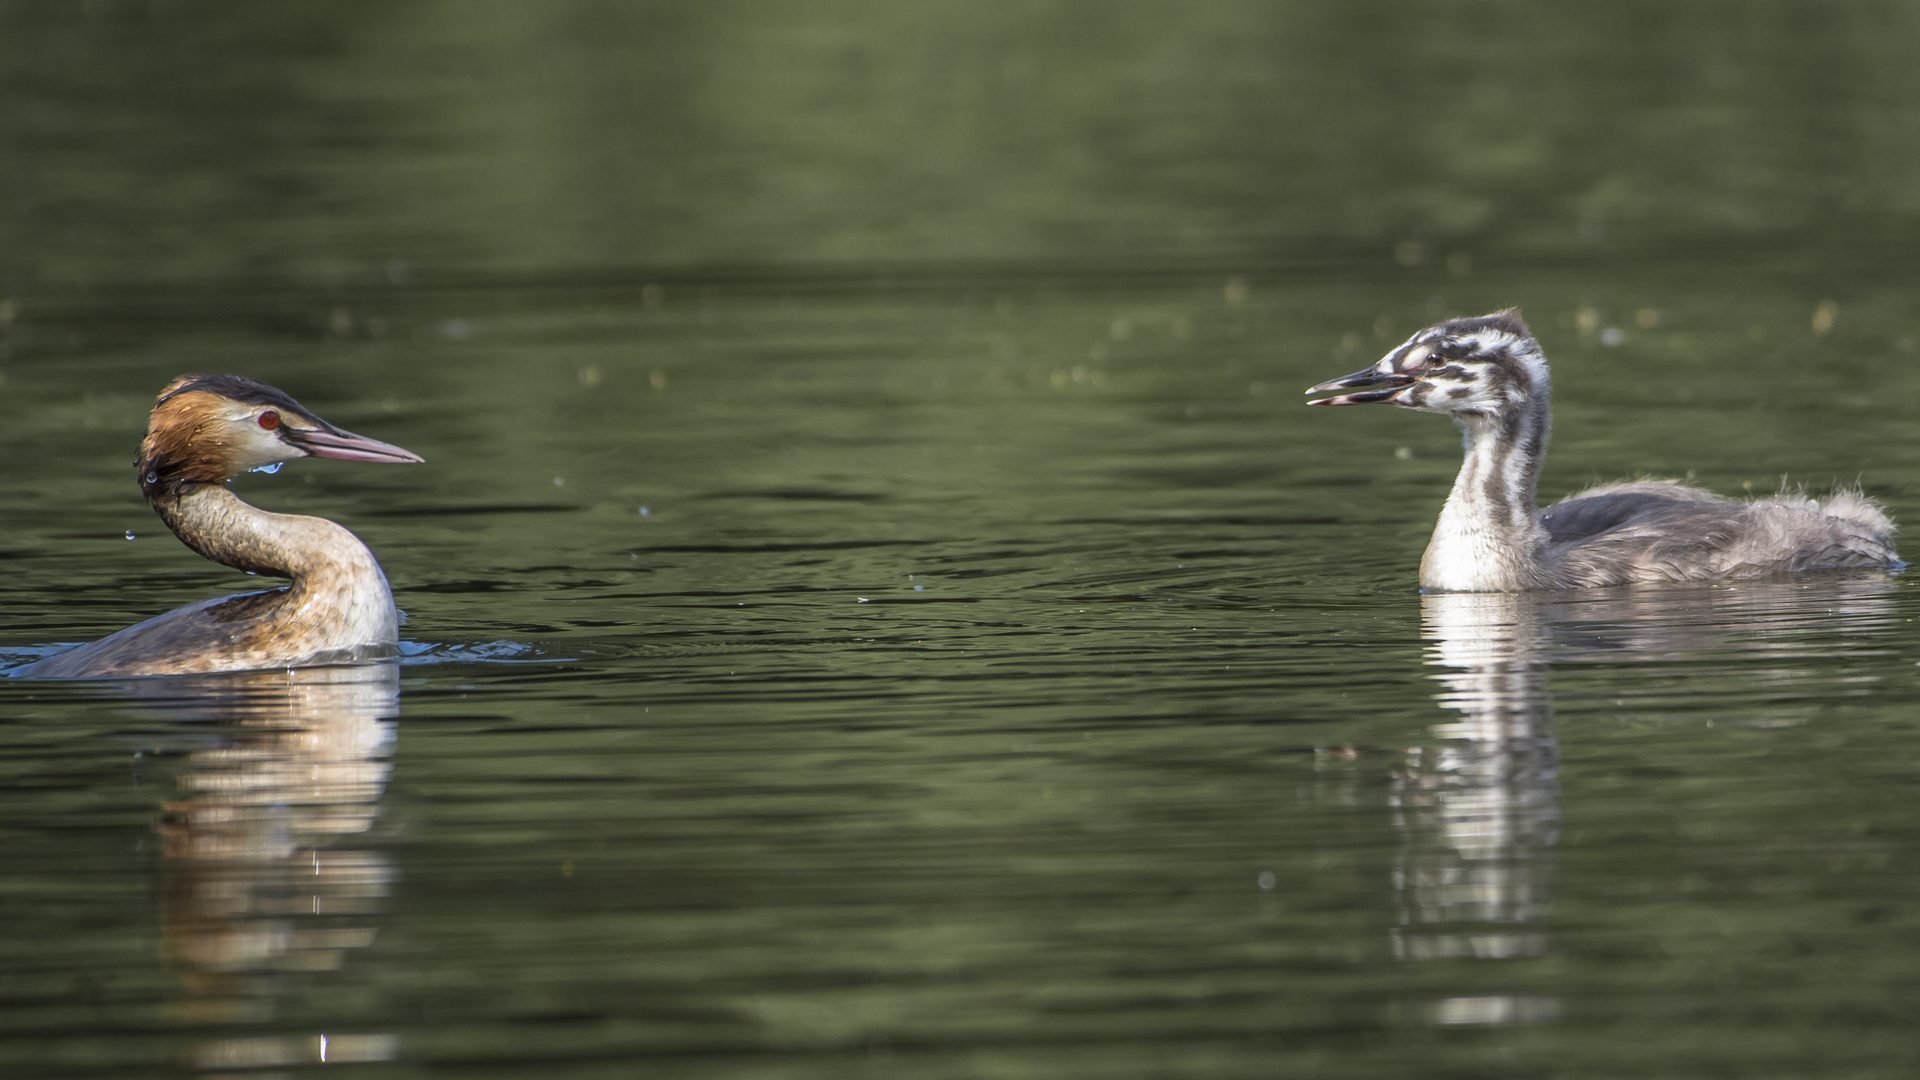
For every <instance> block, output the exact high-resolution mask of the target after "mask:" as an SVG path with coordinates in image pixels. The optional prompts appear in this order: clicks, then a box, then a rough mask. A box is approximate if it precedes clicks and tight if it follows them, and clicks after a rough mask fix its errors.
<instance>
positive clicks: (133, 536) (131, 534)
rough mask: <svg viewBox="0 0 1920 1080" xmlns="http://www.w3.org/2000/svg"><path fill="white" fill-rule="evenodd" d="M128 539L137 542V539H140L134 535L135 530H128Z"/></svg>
mask: <svg viewBox="0 0 1920 1080" xmlns="http://www.w3.org/2000/svg"><path fill="white" fill-rule="evenodd" d="M127 539H129V540H137V539H139V537H137V536H135V535H133V530H132V529H128V530H127Z"/></svg>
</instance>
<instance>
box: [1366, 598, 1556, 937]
mask: <svg viewBox="0 0 1920 1080" xmlns="http://www.w3.org/2000/svg"><path fill="white" fill-rule="evenodd" d="M1421 602H1422V623H1423V636H1424V637H1425V638H1426V640H1427V649H1426V661H1427V663H1428V664H1431V665H1433V666H1434V667H1435V668H1437V669H1438V670H1436V671H1435V672H1434V678H1435V679H1437V680H1438V681H1439V682H1440V684H1441V685H1442V686H1443V687H1444V688H1445V689H1443V690H1442V691H1441V693H1440V694H1439V695H1438V697H1439V700H1440V703H1441V704H1442V705H1444V706H1446V707H1447V708H1450V709H1455V710H1458V711H1459V712H1460V714H1461V715H1460V716H1459V717H1458V718H1457V719H1453V720H1450V721H1448V722H1446V723H1442V724H1437V725H1435V726H1434V728H1433V733H1434V735H1435V736H1436V742H1435V743H1434V744H1432V745H1428V746H1417V747H1414V748H1412V749H1410V750H1409V751H1408V752H1407V757H1406V763H1405V766H1404V768H1403V769H1402V770H1401V771H1400V773H1399V775H1398V776H1397V777H1396V783H1395V789H1394V795H1393V807H1394V813H1395V822H1396V825H1397V826H1398V828H1399V829H1400V831H1401V833H1402V835H1403V837H1404V838H1405V847H1404V849H1403V852H1402V855H1401V857H1400V859H1399V860H1398V863H1397V866H1396V869H1395V881H1394V885H1395V892H1396V895H1397V897H1398V898H1399V900H1400V908H1401V915H1400V925H1399V926H1398V927H1396V928H1395V931H1394V948H1395V952H1396V954H1397V955H1398V956H1400V957H1401V958H1402V959H1408V960H1419V959H1430V958H1440V957H1479V958H1484V959H1498V958H1507V957H1518V956H1533V955H1538V954H1540V953H1541V952H1543V951H1544V950H1545V948H1546V937H1545V935H1544V933H1542V932H1540V931H1539V930H1537V929H1534V928H1532V927H1530V926H1529V925H1528V924H1534V923H1537V921H1538V920H1540V919H1542V918H1543V917H1544V916H1545V914H1546V909H1547V903H1548V898H1549V891H1550V876H1551V865H1550V861H1549V859H1548V858H1547V854H1548V852H1549V851H1550V849H1551V848H1552V846H1553V844H1554V843H1555V841H1556V840H1557V838H1558V833H1559V823H1560V810H1559V801H1558V789H1559V783H1558V774H1559V746H1558V744H1557V743H1556V741H1555V739H1554V735H1553V728H1552V724H1551V716H1552V702H1551V699H1550V698H1549V696H1548V692H1547V670H1546V664H1545V660H1544V658H1543V653H1544V647H1545V639H1546V633H1547V631H1546V627H1545V625H1544V620H1543V619H1542V617H1541V606H1540V601H1539V599H1538V598H1537V597H1534V596H1530V595H1528V594H1512V593H1429V594H1427V595H1425V596H1423V597H1422V598H1421Z"/></svg>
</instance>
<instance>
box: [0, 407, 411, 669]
mask: <svg viewBox="0 0 1920 1080" xmlns="http://www.w3.org/2000/svg"><path fill="white" fill-rule="evenodd" d="M301 457H327V458H340V459H342V460H345V461H377V462H393V463H400V462H418V461H421V460H422V459H421V458H420V457H419V456H418V455H415V454H412V453H410V452H408V451H406V450H402V449H400V448H399V447H397V446H392V445H389V444H387V443H383V442H380V441H379V440H377V439H368V438H364V437H362V436H359V435H355V434H353V433H351V432H346V431H341V430H340V429H339V428H337V427H334V426H333V425H332V424H329V423H327V422H326V421H325V420H322V419H320V418H319V417H317V416H315V415H313V414H312V413H310V412H308V411H307V410H306V409H303V408H301V407H300V403H299V402H297V401H295V400H293V399H292V398H290V397H288V396H287V395H286V394H283V393H281V392H280V391H278V390H276V389H274V388H273V387H271V386H268V385H267V384H265V383H261V382H255V381H254V380H252V379H245V378H241V377H240V376H238V375H182V376H180V377H179V378H177V379H175V380H173V382H171V383H169V384H168V385H167V388H166V389H165V390H162V391H161V392H160V399H159V401H157V402H155V403H154V406H153V415H152V417H151V418H150V419H149V421H148V424H147V437H146V439H145V440H143V441H142V442H141V443H140V458H139V460H138V461H137V462H136V463H135V465H136V468H137V469H138V475H139V478H140V490H141V492H143V493H144V494H145V495H146V497H147V501H148V502H149V503H150V504H152V506H153V508H154V510H156V511H158V512H159V514H160V517H161V519H162V520H164V521H165V522H166V523H167V527H168V528H169V529H172V530H173V534H174V535H175V536H178V537H179V538H180V539H181V541H183V542H184V543H185V544H186V545H187V546H188V547H190V548H192V549H193V550H195V551H197V552H199V553H200V554H201V555H203V556H205V557H207V558H209V559H212V560H213V561H214V562H217V563H222V564H224V565H227V566H231V567H233V568H234V569H236V570H246V571H249V572H252V573H256V574H272V575H274V576H276V577H285V578H291V579H292V581H293V583H292V584H291V585H289V586H287V587H286V588H283V589H274V590H271V591H268V592H257V593H245V594H242V595H239V596H227V597H221V598H219V599H214V600H203V601H201V602H200V603H197V604H189V605H187V606H186V607H183V608H178V609H176V610H174V611H170V612H168V613H166V614H165V615H161V616H159V617H158V618H153V619H148V620H147V621H146V622H143V623H140V624H138V625H136V626H129V627H128V628H126V629H125V630H122V631H120V632H119V633H117V634H113V635H111V636H109V637H104V638H101V639H100V640H99V641H96V642H93V643H91V644H88V645H82V646H80V647H78V648H76V649H72V650H69V651H67V652H64V653H61V654H59V655H57V656H51V657H48V658H47V659H45V660H41V661H38V662H36V663H33V664H29V665H27V666H26V667H23V668H19V669H17V670H15V671H13V672H12V673H11V674H13V675H14V676H16V677H27V678H50V679H90V678H108V677H117V676H127V675H180V674H186V673H189V672H207V671H247V670H254V669H260V668H273V667H291V666H295V665H299V664H311V663H329V662H332V663H338V662H345V661H353V660H366V659H373V658H377V657H383V656H392V655H393V654H394V652H395V646H396V643H397V642H398V640H399V615H398V612H396V611H395V609H394V606H393V593H392V591H391V590H390V589H388V588H387V578H386V575H385V574H383V573H381V572H380V564H379V563H378V562H375V561H374V558H373V552H371V551H368V550H367V545H365V544H363V543H361V542H360V538H359V537H357V536H355V535H353V534H352V533H350V532H348V531H347V530H346V529H344V528H342V527H340V526H339V525H336V524H334V523H333V522H331V521H327V520H325V519H323V518H316V517H302V516H299V515H294V514H270V513H268V512H266V511H265V510H259V509H255V508H254V507H252V506H249V505H247V504H246V503H244V502H242V501H240V498H239V497H238V496H236V495H235V494H234V493H233V492H232V491H229V490H228V489H227V487H226V482H227V481H228V480H230V479H232V478H233V477H234V476H236V475H238V474H239V473H241V472H243V471H246V470H249V469H272V468H274V467H276V466H278V465H279V464H280V463H281V462H283V461H291V460H292V459H294V458H301Z"/></svg>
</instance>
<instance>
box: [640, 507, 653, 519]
mask: <svg viewBox="0 0 1920 1080" xmlns="http://www.w3.org/2000/svg"><path fill="white" fill-rule="evenodd" d="M652 513H653V511H651V510H649V509H647V508H646V507H644V506H643V507H641V508H640V516H641V517H646V516H648V515H649V514H652Z"/></svg>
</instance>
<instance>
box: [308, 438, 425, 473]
mask: <svg viewBox="0 0 1920 1080" xmlns="http://www.w3.org/2000/svg"><path fill="white" fill-rule="evenodd" d="M286 434H287V435H288V436H289V439H290V441H291V442H293V443H294V445H296V446H298V447H299V448H300V449H302V450H305V451H306V452H307V453H308V454H309V455H310V456H312V457H323V458H337V459H339V460H341V461H373V462H381V463H385V464H388V465H416V464H420V463H422V462H425V461H426V460H427V459H426V458H423V457H421V456H420V455H419V454H416V453H414V452H413V451H411V450H403V449H401V448H400V447H398V446H395V445H393V444H392V443H383V442H381V441H380V440H379V439H369V438H367V437H366V436H364V435H355V434H354V433H352V432H350V431H300V432H295V431H291V430H289V431H287V432H286Z"/></svg>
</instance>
